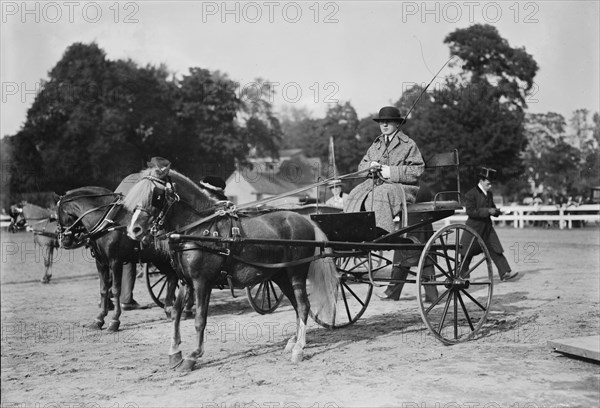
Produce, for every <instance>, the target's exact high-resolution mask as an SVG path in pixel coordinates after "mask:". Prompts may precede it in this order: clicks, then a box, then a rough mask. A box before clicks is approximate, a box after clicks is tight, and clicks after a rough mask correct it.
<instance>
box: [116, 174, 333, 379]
mask: <svg viewBox="0 0 600 408" xmlns="http://www.w3.org/2000/svg"><path fill="white" fill-rule="evenodd" d="M142 174H143V177H142V179H141V180H140V181H139V182H138V183H137V184H136V185H134V186H133V187H132V188H131V190H130V191H129V193H128V194H127V196H126V197H125V200H124V203H123V204H124V206H125V207H126V208H127V209H128V210H129V211H133V217H132V219H131V223H130V224H129V227H128V228H127V233H128V235H129V236H130V237H131V238H134V239H137V240H141V239H143V238H144V237H145V236H146V235H147V234H148V232H150V231H152V232H154V233H158V232H160V231H163V230H165V231H167V232H173V231H180V232H184V233H186V234H192V235H197V236H209V237H227V238H231V237H233V238H234V239H233V241H230V242H233V244H231V245H229V244H228V243H223V242H214V241H212V242H206V241H204V242H191V241H189V240H188V241H182V242H179V243H177V244H175V245H172V246H171V245H170V244H169V242H167V240H166V239H163V240H161V241H157V242H162V243H163V249H164V250H165V251H166V252H168V253H170V254H171V256H173V258H174V259H175V261H176V264H177V267H178V268H179V273H180V274H182V275H183V276H184V277H185V280H186V281H187V283H186V285H188V286H189V285H191V286H193V293H194V298H195V303H196V320H195V328H196V342H197V343H196V348H195V350H194V351H193V352H191V353H190V354H188V355H187V356H186V357H185V359H183V360H182V355H181V351H180V349H179V347H180V344H181V335H180V331H179V321H180V316H181V309H182V307H181V306H182V305H181V299H180V297H178V298H177V300H176V301H175V306H174V311H175V316H174V319H173V326H174V327H173V329H174V331H173V337H172V339H171V347H170V350H169V360H170V362H171V364H173V365H174V366H179V368H180V369H181V370H184V371H189V370H192V369H193V367H194V365H195V363H196V361H197V359H198V358H200V357H201V356H202V355H203V354H204V330H205V328H206V319H207V315H208V305H209V300H210V294H211V290H212V288H213V287H214V286H217V285H221V284H229V285H230V286H232V287H236V288H243V287H247V286H251V285H255V284H257V283H259V282H263V281H265V280H272V281H273V282H275V283H276V284H277V285H278V286H279V287H280V288H281V290H282V292H283V293H284V294H285V295H286V296H287V298H288V299H289V300H290V302H291V304H292V306H293V307H294V309H295V311H296V334H295V335H294V336H292V338H290V340H289V341H288V343H287V346H286V348H285V349H286V351H287V352H289V351H291V352H292V361H293V362H299V361H301V360H302V358H303V349H304V346H305V345H306V324H307V319H308V314H309V309H310V305H309V302H308V296H307V292H306V281H307V276H308V272H309V268H310V264H311V261H312V260H314V259H315V258H319V255H316V253H317V251H318V249H315V247H316V245H315V246H297V245H292V244H291V242H290V245H280V244H274V243H270V244H269V243H256V241H253V243H244V242H243V241H241V242H238V243H235V238H236V237H241V238H240V240H243V239H244V238H246V239H257V240H266V239H277V240H290V241H292V240H303V241H314V240H323V239H324V238H325V234H323V232H322V231H321V230H320V229H319V228H318V227H317V226H316V225H315V224H313V223H312V222H311V221H310V220H309V219H308V218H306V217H304V216H302V215H299V214H297V213H294V212H290V211H273V212H269V213H266V214H262V215H256V216H247V217H246V216H243V214H236V213H235V211H233V210H232V207H231V206H225V207H223V208H220V209H221V211H215V209H216V208H217V209H218V208H219V206H217V207H215V204H218V203H217V202H216V201H215V200H213V199H211V198H210V197H209V196H207V194H206V193H205V192H204V191H203V190H201V189H200V188H198V186H196V185H195V184H194V183H193V182H192V181H191V180H190V179H188V178H187V177H185V176H183V175H181V174H179V173H177V172H175V171H172V170H171V171H170V172H169V173H167V174H164V173H163V174H161V173H160V172H159V171H158V170H157V169H156V168H148V169H146V170H144V171H142ZM221 203H222V202H221ZM219 204H220V203H219ZM190 223H191V224H190ZM232 234H233V236H232ZM161 235H162V234H161ZM163 236H164V235H163ZM320 264H324V265H328V266H330V267H327V268H322V269H321V270H320V271H318V272H319V273H316V274H315V276H316V277H317V278H318V279H315V280H314V281H311V302H312V303H313V312H315V306H316V305H323V307H322V308H320V309H318V310H325V309H326V308H327V307H331V308H332V307H333V303H334V301H333V296H334V295H333V293H332V291H333V289H332V288H334V287H335V285H336V283H337V274H336V270H335V266H333V263H320Z"/></svg>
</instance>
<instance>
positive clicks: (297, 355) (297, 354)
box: [292, 350, 304, 364]
mask: <svg viewBox="0 0 600 408" xmlns="http://www.w3.org/2000/svg"><path fill="white" fill-rule="evenodd" d="M303 358H304V351H303V350H294V351H292V363H294V364H298V363H299V362H301V361H302V359H303Z"/></svg>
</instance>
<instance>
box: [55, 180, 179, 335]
mask: <svg viewBox="0 0 600 408" xmlns="http://www.w3.org/2000/svg"><path fill="white" fill-rule="evenodd" d="M121 198H122V195H121V194H119V193H114V192H112V191H111V190H109V189H106V188H104V187H95V186H90V187H81V188H77V189H74V190H71V191H68V192H67V193H66V194H64V195H62V196H60V197H58V202H57V213H58V221H59V225H60V228H59V231H60V234H59V235H60V241H61V244H62V246H63V247H64V248H66V249H73V248H77V247H79V246H82V245H89V246H90V247H91V249H92V253H93V256H94V258H95V261H96V268H97V269H98V274H99V276H100V314H99V315H98V317H96V319H95V321H94V322H93V323H91V324H90V325H89V326H88V327H89V328H92V329H101V328H102V327H103V326H104V318H105V317H106V316H107V315H108V311H109V301H110V294H111V293H112V296H114V297H115V299H117V301H116V302H115V303H116V305H115V310H114V314H113V317H112V321H111V323H110V324H109V327H108V330H110V331H117V330H119V327H120V320H119V318H120V316H121V303H120V302H119V301H118V299H119V297H120V295H121V278H122V274H123V263H124V262H131V263H134V264H135V263H136V262H139V261H140V260H143V261H145V262H152V263H153V264H154V265H155V266H156V267H157V268H158V269H159V270H160V271H161V272H163V273H165V275H166V276H167V280H168V282H169V284H168V285H167V292H168V293H167V301H166V302H165V303H166V304H167V305H169V306H166V309H167V308H168V307H170V304H172V299H173V298H174V290H175V288H176V285H177V275H176V273H175V270H174V269H173V268H172V266H171V263H170V260H169V258H168V257H167V256H165V255H163V254H162V253H159V252H157V251H155V250H154V248H153V247H152V246H146V247H144V248H141V249H140V244H139V243H138V242H136V241H134V240H132V239H129V238H128V237H127V236H126V234H125V227H126V226H127V224H128V223H129V221H130V219H131V213H129V212H127V211H126V210H125V209H124V208H123V207H122V205H121V201H120V200H121ZM111 282H112V284H111ZM111 286H112V287H111ZM165 312H167V315H169V311H168V310H165Z"/></svg>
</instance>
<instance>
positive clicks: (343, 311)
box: [311, 254, 382, 329]
mask: <svg viewBox="0 0 600 408" xmlns="http://www.w3.org/2000/svg"><path fill="white" fill-rule="evenodd" d="M370 259H371V261H370V262H371V263H369V257H368V254H367V255H365V254H362V255H359V256H348V257H338V258H336V260H335V264H336V268H337V274H338V282H337V285H336V289H335V294H334V296H335V314H334V315H333V316H328V317H327V318H324V317H322V316H315V315H314V313H313V312H312V311H311V316H312V318H313V320H314V321H315V322H317V323H318V324H319V325H321V326H323V327H327V328H330V329H337V328H341V327H346V326H349V325H351V324H353V323H354V322H356V321H357V320H358V319H360V317H361V316H362V315H363V313H364V312H365V310H366V309H367V306H368V305H369V301H370V300H371V295H372V293H373V285H372V284H371V282H369V281H368V280H366V279H364V278H363V277H364V275H365V274H366V273H368V271H369V268H371V269H376V268H377V267H379V265H381V263H382V259H381V257H378V256H371V257H370Z"/></svg>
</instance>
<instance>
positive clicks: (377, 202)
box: [344, 106, 425, 233]
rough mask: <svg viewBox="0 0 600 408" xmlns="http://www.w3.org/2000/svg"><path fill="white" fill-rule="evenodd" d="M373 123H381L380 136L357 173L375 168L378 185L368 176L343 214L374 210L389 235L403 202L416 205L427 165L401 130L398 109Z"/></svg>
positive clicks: (382, 112) (384, 110) (392, 108)
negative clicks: (420, 183) (422, 176)
mask: <svg viewBox="0 0 600 408" xmlns="http://www.w3.org/2000/svg"><path fill="white" fill-rule="evenodd" d="M373 120H374V121H375V122H377V123H378V124H379V129H380V130H381V134H380V135H379V136H377V137H376V138H375V140H374V141H373V144H372V145H371V146H370V147H369V149H368V150H367V153H366V154H365V156H364V157H363V158H362V160H361V162H360V163H359V165H358V170H359V171H362V170H367V169H372V172H373V174H374V177H375V178H376V179H375V183H374V180H372V178H371V177H367V179H366V180H365V181H363V182H362V183H361V184H359V185H358V186H356V187H355V188H354V189H352V191H351V192H350V194H349V195H348V197H347V198H346V200H345V203H344V211H345V212H359V211H374V212H375V220H376V224H377V227H378V228H379V230H380V232H382V233H383V232H386V233H389V232H392V231H394V230H395V224H394V218H395V217H396V215H398V214H399V213H400V211H401V210H402V205H403V201H404V200H406V203H407V204H408V203H414V202H415V197H416V195H417V192H418V191H419V185H418V183H419V177H421V174H423V171H424V170H425V162H424V161H423V157H422V156H421V152H420V151H419V148H418V147H417V144H416V143H415V142H414V141H413V140H412V139H411V138H410V137H408V136H407V135H405V134H404V133H403V132H402V131H401V130H400V126H401V125H402V124H403V123H404V122H405V121H406V120H405V118H404V117H402V115H401V114H400V110H399V109H398V108H396V107H395V106H386V107H383V108H381V109H380V110H379V114H378V116H377V117H376V118H374V119H373Z"/></svg>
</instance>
